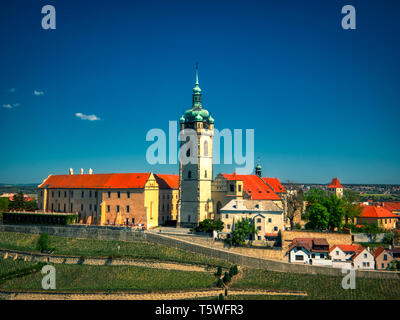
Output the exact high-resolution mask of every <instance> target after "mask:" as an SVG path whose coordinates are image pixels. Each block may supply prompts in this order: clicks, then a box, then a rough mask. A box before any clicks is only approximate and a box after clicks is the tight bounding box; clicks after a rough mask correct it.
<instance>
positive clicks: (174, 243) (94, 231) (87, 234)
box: [0, 224, 400, 279]
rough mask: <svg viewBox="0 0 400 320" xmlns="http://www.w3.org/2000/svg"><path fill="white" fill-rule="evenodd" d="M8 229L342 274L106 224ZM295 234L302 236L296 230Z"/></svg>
mask: <svg viewBox="0 0 400 320" xmlns="http://www.w3.org/2000/svg"><path fill="white" fill-rule="evenodd" d="M5 231H8V232H22V233H34V234H37V233H41V232H47V233H48V234H50V235H57V236H61V237H70V238H87V239H100V240H123V241H141V240H142V241H149V242H154V243H159V244H164V245H167V246H169V247H174V248H178V249H182V250H188V251H191V252H195V253H199V254H204V255H207V256H210V257H214V258H219V259H224V260H227V261H230V262H232V263H234V264H237V265H240V266H244V267H249V268H257V269H267V270H271V271H278V272H292V273H306V274H323V275H331V276H340V277H343V274H342V272H341V269H337V268H332V267H322V266H312V265H300V264H291V263H288V262H283V261H275V260H268V259H262V258H256V257H251V256H247V255H244V254H240V253H234V252H230V251H229V249H217V248H210V247H207V246H205V245H201V244H196V243H193V242H189V241H186V240H183V239H175V238H173V237H171V236H166V235H161V234H156V233H154V232H131V231H125V230H119V229H118V228H113V229H112V228H104V227H78V226H66V227H55V226H20V225H1V224H0V232H5ZM348 236H350V235H348ZM296 237H300V236H298V235H297V234H296ZM343 239H344V238H343ZM343 239H342V238H340V237H338V238H337V241H343ZM350 240H351V239H350ZM328 241H329V240H328ZM356 276H357V277H364V278H390V279H400V277H399V273H398V272H391V271H377V270H362V271H361V270H357V271H356Z"/></svg>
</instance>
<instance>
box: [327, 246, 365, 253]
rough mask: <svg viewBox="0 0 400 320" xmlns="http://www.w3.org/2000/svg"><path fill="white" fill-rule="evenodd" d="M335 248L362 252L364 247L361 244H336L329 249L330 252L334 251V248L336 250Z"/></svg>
mask: <svg viewBox="0 0 400 320" xmlns="http://www.w3.org/2000/svg"><path fill="white" fill-rule="evenodd" d="M335 248H340V249H341V250H342V251H343V252H354V253H355V252H361V251H363V250H364V247H363V246H362V245H360V244H352V245H349V244H337V245H334V246H333V247H331V248H330V249H329V252H332V251H333V250H335Z"/></svg>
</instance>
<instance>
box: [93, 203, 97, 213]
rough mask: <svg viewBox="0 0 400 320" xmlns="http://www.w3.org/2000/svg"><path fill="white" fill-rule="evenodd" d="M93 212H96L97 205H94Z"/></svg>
mask: <svg viewBox="0 0 400 320" xmlns="http://www.w3.org/2000/svg"><path fill="white" fill-rule="evenodd" d="M94 211H95V212H97V204H95V205H94Z"/></svg>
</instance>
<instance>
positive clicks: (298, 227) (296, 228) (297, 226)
mask: <svg viewBox="0 0 400 320" xmlns="http://www.w3.org/2000/svg"><path fill="white" fill-rule="evenodd" d="M293 229H294V230H300V229H301V225H300V223H296V224H295V225H294V227H293Z"/></svg>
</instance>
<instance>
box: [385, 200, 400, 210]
mask: <svg viewBox="0 0 400 320" xmlns="http://www.w3.org/2000/svg"><path fill="white" fill-rule="evenodd" d="M383 207H384V208H386V209H388V210H390V211H400V202H384V203H383Z"/></svg>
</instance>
